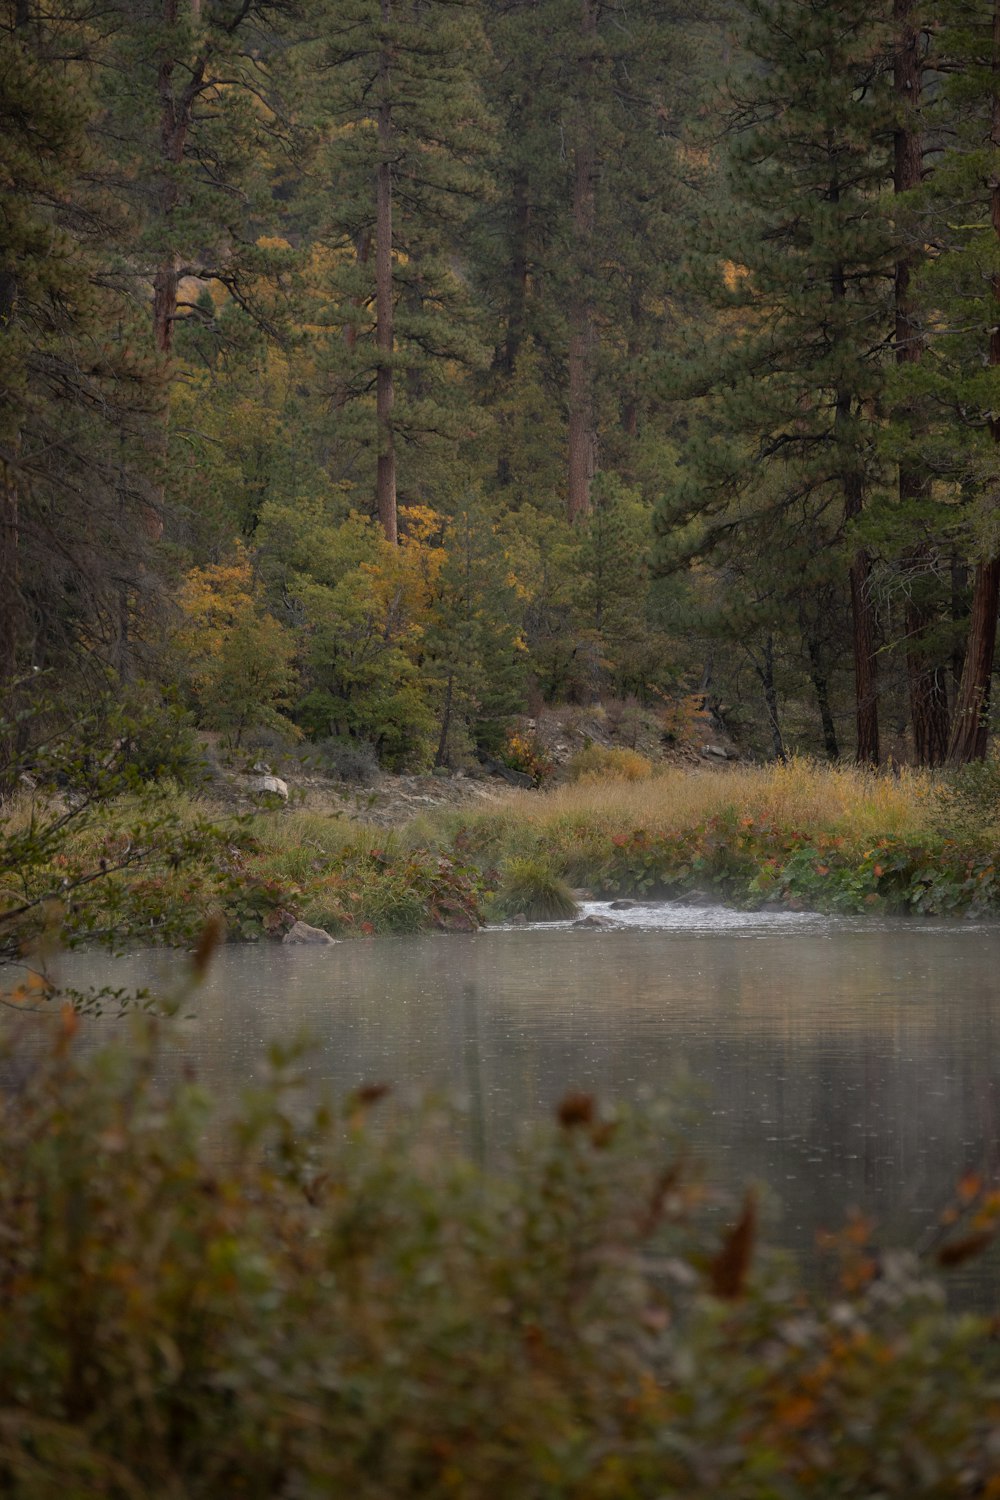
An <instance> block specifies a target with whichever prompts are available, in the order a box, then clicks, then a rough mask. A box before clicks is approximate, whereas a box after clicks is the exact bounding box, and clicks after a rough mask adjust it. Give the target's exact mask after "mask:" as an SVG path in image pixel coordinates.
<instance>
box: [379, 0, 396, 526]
mask: <svg viewBox="0 0 1000 1500" xmlns="http://www.w3.org/2000/svg"><path fill="white" fill-rule="evenodd" d="M381 18H382V27H383V33H385V32H387V31H388V28H389V25H390V23H391V21H392V0H381ZM391 67H392V56H391V51H390V46H389V41H388V38H387V36H386V35H383V40H382V44H381V47H380V49H379V55H378V88H379V99H378V172H377V177H376V184H375V324H376V335H375V336H376V344H377V347H378V373H377V375H376V377H375V420H376V423H377V426H378V466H377V472H376V480H375V503H376V506H377V509H378V518H379V521H380V523H381V526H382V530H383V531H384V532H385V534H386V537H387V539H388V540H389V541H390V542H392V543H393V544H394V545H395V543H396V540H397V522H396V444H395V432H394V430H393V424H392V409H393V405H394V403H395V388H394V385H393V371H392V356H393V352H394V348H395V335H394V327H393V319H394V304H393V291H392V100H391V92H390V91H391V86H392V73H391Z"/></svg>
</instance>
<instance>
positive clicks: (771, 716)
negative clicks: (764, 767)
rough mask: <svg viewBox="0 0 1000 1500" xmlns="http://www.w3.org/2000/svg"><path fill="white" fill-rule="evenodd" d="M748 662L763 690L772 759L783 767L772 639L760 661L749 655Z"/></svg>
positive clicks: (768, 639) (767, 643)
mask: <svg viewBox="0 0 1000 1500" xmlns="http://www.w3.org/2000/svg"><path fill="white" fill-rule="evenodd" d="M750 660H751V661H752V662H753V664H754V670H755V671H756V673H757V676H758V677H759V678H760V685H761V687H762V688H763V690H764V707H765V708H766V709H767V723H768V728H769V729H770V731H771V744H772V746H773V747H774V758H775V760H778V761H780V762H781V764H782V765H784V763H785V761H786V760H787V759H788V757H787V755H786V754H785V742H784V740H783V739H782V737H781V720H780V718H779V716H778V694H777V691H776V690H775V686H774V637H773V636H772V635H769V636H768V637H767V640H766V641H765V643H764V656H763V660H762V661H758V660H757V658H756V657H755V656H754V655H753V653H752V652H751V653H750Z"/></svg>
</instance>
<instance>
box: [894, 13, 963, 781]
mask: <svg viewBox="0 0 1000 1500" xmlns="http://www.w3.org/2000/svg"><path fill="white" fill-rule="evenodd" d="M914 10H915V0H894V3H893V20H894V22H895V27H896V38H895V46H896V50H895V56H894V59H893V88H894V91H895V95H896V105H897V108H898V110H899V116H898V121H897V125H896V133H895V141H894V164H893V190H894V192H896V193H906V192H910V191H912V190H913V189H914V188H918V187H919V186H920V184H921V182H922V180H923V138H922V135H921V133H920V130H919V128H918V121H919V118H920V113H919V112H920V97H921V89H922V84H923V74H922V70H921V66H920V35H919V32H918V31H917V28H916V26H915V24H914ZM914 261H915V257H914V255H912V254H905V253H904V254H901V255H900V258H899V260H898V261H897V263H896V277H895V315H896V316H895V322H896V327H895V345H896V363H897V364H898V365H901V366H905V365H909V364H917V363H918V362H919V360H920V359H921V357H922V355H923V340H922V338H921V335H920V328H919V325H918V322H917V317H916V308H915V305H914V300H913V294H912V290H911V281H912V277H913V269H914ZM898 484H899V504H900V510H901V511H902V513H903V515H904V517H905V515H906V513H907V511H908V510H909V509H910V508H911V507H912V506H913V505H914V504H915V503H917V502H918V501H919V500H920V499H921V498H922V497H923V495H924V493H925V490H926V480H925V479H924V476H923V475H922V474H921V473H920V471H919V470H918V469H917V468H916V467H914V466H913V464H912V463H911V462H910V461H909V460H908V459H904V460H903V462H901V463H900V465H899V475H898ZM909 560H910V563H911V565H912V567H913V569H914V571H915V573H917V574H918V575H919V572H920V571H921V570H922V569H923V568H925V567H926V565H927V564H928V562H929V561H930V556H929V551H928V548H927V547H926V546H925V545H920V546H917V547H914V548H912V549H911V550H910V553H909ZM933 623H934V612H933V610H931V609H929V608H928V607H927V605H926V604H924V603H923V602H922V601H921V600H920V599H919V598H917V597H915V596H914V595H913V594H912V593H911V595H910V597H909V599H908V600H907V605H906V640H907V648H906V670H907V678H908V683H909V694H910V723H911V726H912V729H913V748H914V753H915V756H916V760H917V763H918V765H922V766H939V765H942V764H943V762H944V760H945V757H946V756H947V753H948V735H949V729H950V722H949V713H948V694H947V691H946V688H945V681H944V671H943V668H942V665H941V663H940V662H935V661H933V660H931V658H930V657H929V656H928V654H927V651H926V649H925V648H924V644H923V643H924V640H925V638H926V634H927V631H928V629H929V628H930V626H931V625H932V624H933Z"/></svg>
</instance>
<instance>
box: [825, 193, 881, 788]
mask: <svg viewBox="0 0 1000 1500" xmlns="http://www.w3.org/2000/svg"><path fill="white" fill-rule="evenodd" d="M837 196H838V189H837V185H836V183H834V185H833V187H832V189H831V198H832V199H833V201H836V199H837ZM831 290H832V292H833V299H834V301H835V302H842V301H843V300H844V298H845V297H846V296H847V280H846V277H845V274H844V268H843V266H841V265H838V266H835V267H834V270H833V275H832V277H831ZM836 403H837V404H836V415H835V418H834V422H835V430H836V434H837V437H838V438H839V439H840V441H841V442H842V443H843V444H845V451H850V453H851V456H850V459H849V461H848V463H847V465H846V467H845V469H844V473H843V478H842V481H841V485H842V490H843V495H844V522H845V524H846V525H847V526H850V524H851V522H852V521H855V520H857V518H858V517H859V516H860V515H861V513H862V511H863V510H864V480H863V477H862V474H861V472H860V470H859V467H858V459H857V455H856V454H855V453H854V452H853V451H851V449H850V444H851V436H850V431H849V429H850V427H851V425H852V417H853V406H854V397H853V395H852V393H851V391H849V390H847V389H844V388H841V389H840V390H838V391H837V395H836ZM850 582H851V643H852V648H853V655H854V702H855V718H856V727H857V749H856V751H855V758H856V760H857V762H858V765H861V766H877V765H878V763H879V735H878V665H877V659H876V656H875V613H874V610H873V609H872V602H871V559H870V557H869V555H868V551H867V549H866V548H864V547H859V548H858V549H857V551H856V552H855V553H854V555H853V557H852V558H851V568H850Z"/></svg>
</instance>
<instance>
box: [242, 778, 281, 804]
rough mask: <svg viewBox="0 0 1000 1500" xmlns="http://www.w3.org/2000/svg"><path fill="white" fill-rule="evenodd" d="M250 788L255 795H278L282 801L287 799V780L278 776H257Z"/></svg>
mask: <svg viewBox="0 0 1000 1500" xmlns="http://www.w3.org/2000/svg"><path fill="white" fill-rule="evenodd" d="M250 790H251V791H252V792H253V794H254V796H255V797H264V796H268V797H280V798H281V800H282V802H287V801H288V782H287V781H282V779H281V777H280V776H258V777H257V779H256V781H254V783H253V785H252V786H251V788H250Z"/></svg>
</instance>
